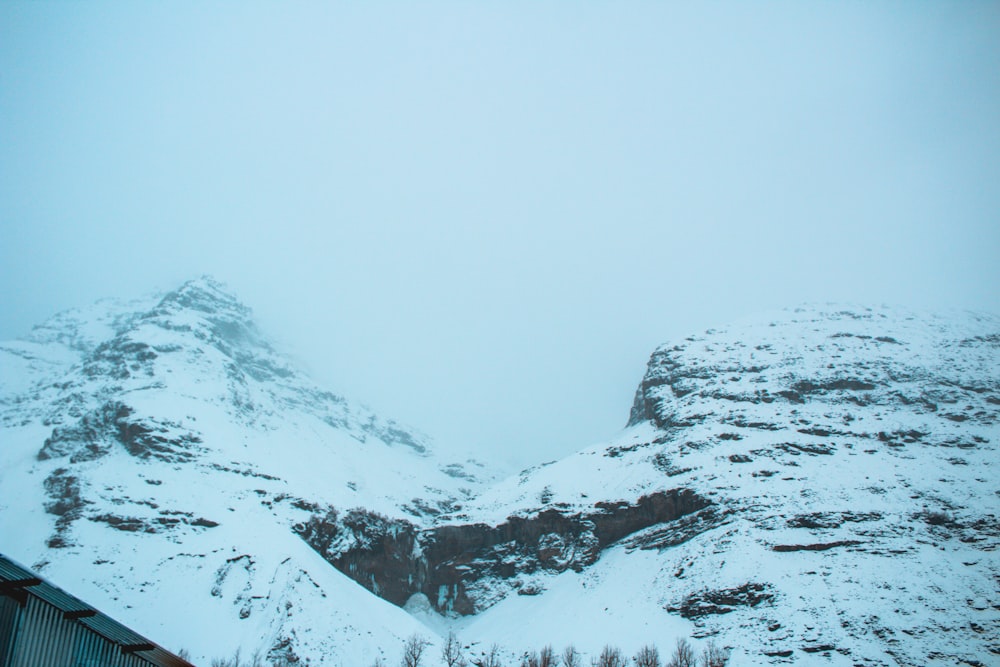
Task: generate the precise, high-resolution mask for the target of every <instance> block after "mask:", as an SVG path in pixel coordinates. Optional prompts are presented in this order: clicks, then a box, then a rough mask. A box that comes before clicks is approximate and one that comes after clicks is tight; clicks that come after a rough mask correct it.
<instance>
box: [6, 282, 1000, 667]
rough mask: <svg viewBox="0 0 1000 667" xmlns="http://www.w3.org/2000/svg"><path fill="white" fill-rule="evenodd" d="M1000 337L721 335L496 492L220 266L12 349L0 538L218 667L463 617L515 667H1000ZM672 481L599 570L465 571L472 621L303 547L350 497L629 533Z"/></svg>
mask: <svg viewBox="0 0 1000 667" xmlns="http://www.w3.org/2000/svg"><path fill="white" fill-rule="evenodd" d="M998 348H1000V320H998V318H996V317H992V316H985V315H977V314H970V313H955V314H951V315H948V316H939V315H938V316H935V315H927V314H915V313H909V312H904V311H899V310H895V309H888V308H866V307H851V308H844V307H818V308H803V309H797V310H792V311H783V312H780V313H774V314H771V315H768V316H764V317H762V318H760V319H758V320H756V321H750V322H745V323H743V324H740V325H734V326H732V327H730V328H727V329H724V330H723V329H719V330H710V331H707V332H705V333H703V334H699V335H695V336H690V337H688V338H687V339H684V340H681V341H677V342H675V343H670V344H667V345H664V346H662V347H660V348H659V349H658V350H656V351H655V352H654V354H653V355H652V357H651V359H650V363H649V367H648V369H647V373H646V376H645V377H644V379H643V381H642V384H641V385H640V387H639V389H638V391H637V393H636V396H635V399H634V403H633V407H632V411H631V415H630V418H629V425H628V426H627V427H626V428H625V429H624V430H623V431H622V433H621V434H620V435H619V436H618V437H617V438H615V439H614V440H612V441H611V442H603V443H598V444H594V445H591V446H589V447H586V448H584V449H582V450H580V451H579V452H577V453H576V454H573V455H571V456H569V457H567V458H565V459H563V460H561V461H557V462H553V463H549V464H543V465H539V466H536V467H534V468H531V469H528V470H526V471H524V472H522V473H521V474H519V475H515V476H513V477H511V478H508V479H506V480H503V481H501V482H499V483H496V484H492V485H487V484H485V482H487V481H488V480H489V477H488V473H487V472H486V471H484V470H483V469H482V468H481V467H480V466H479V465H477V464H475V463H474V462H466V463H464V464H462V465H455V464H451V463H450V462H445V461H442V460H441V459H440V458H439V457H438V456H436V455H435V454H434V451H433V449H432V448H431V446H430V444H429V441H428V439H427V438H426V437H424V436H421V435H420V434H417V433H415V432H414V431H412V430H411V429H409V428H406V427H403V426H400V425H398V424H396V423H394V422H392V421H390V420H384V419H382V418H380V417H378V416H376V415H374V414H373V413H371V412H370V411H368V410H367V409H364V408H361V407H359V406H356V405H355V404H353V403H351V402H349V401H348V400H346V399H344V398H343V397H340V396H338V395H336V394H333V393H331V392H329V391H326V390H324V389H322V388H320V387H317V386H316V385H315V384H314V383H312V382H311V381H310V380H309V379H308V378H307V377H305V376H304V375H303V374H302V373H301V371H299V370H298V369H296V368H294V367H293V366H292V365H291V364H290V363H289V362H287V361H286V360H285V359H284V358H283V357H281V356H280V355H279V354H278V353H277V352H275V351H274V350H273V348H272V347H271V345H270V344H269V343H268V342H267V340H266V339H265V338H264V337H263V336H262V334H261V333H260V332H259V331H258V330H257V329H256V327H255V325H254V324H253V321H252V318H251V315H250V312H249V310H248V309H247V308H246V307H245V306H243V305H242V304H240V303H239V302H238V301H236V300H235V299H234V298H233V297H232V296H231V295H229V294H228V293H227V292H226V291H225V290H224V289H223V288H222V286H221V285H219V284H218V283H215V282H214V281H212V280H210V279H199V280H196V281H192V282H190V283H187V284H185V285H184V286H182V287H181V288H180V289H178V290H176V291H175V292H171V293H169V294H166V295H160V296H158V297H155V298H150V299H148V300H146V301H141V302H134V303H131V304H118V303H113V302H104V303H102V304H98V305H95V306H94V307H92V308H90V309H84V310H80V311H73V312H70V313H66V314H63V315H59V316H57V317H55V318H53V319H52V320H50V321H49V322H47V323H46V324H44V325H42V326H41V327H39V328H37V329H36V330H35V331H34V332H33V333H32V334H31V335H29V336H28V337H27V338H25V339H24V340H19V341H11V342H8V343H4V344H0V427H2V431H0V438H2V441H0V442H2V447H0V551H2V552H4V553H5V554H7V555H9V556H11V557H13V558H15V559H17V560H19V561H21V562H23V563H25V564H26V565H29V566H34V567H35V568H36V569H39V570H40V571H41V572H42V573H43V574H44V575H45V576H47V577H49V578H50V579H52V580H53V581H55V582H56V583H57V584H59V585H61V586H63V587H64V588H66V589H67V590H69V591H71V592H72V593H74V594H75V595H78V596H79V597H81V598H83V599H85V600H88V601H89V602H91V603H92V604H94V605H96V606H98V607H100V608H101V609H102V610H103V611H105V612H107V613H109V614H111V615H112V616H116V617H118V618H119V619H120V620H122V621H123V622H125V623H127V624H129V625H131V626H133V627H134V628H135V629H136V630H137V631H139V632H141V633H143V634H146V635H147V636H149V637H151V638H153V639H154V640H156V641H157V642H159V643H161V644H163V645H165V646H168V647H170V648H173V649H175V650H178V649H180V648H186V649H188V650H189V651H191V654H192V656H193V657H194V659H195V660H196V662H201V663H204V664H207V663H208V662H210V660H211V659H212V658H214V657H222V656H227V655H231V654H232V653H233V652H234V651H235V649H236V648H237V647H239V648H241V649H242V652H243V654H244V655H245V656H248V655H250V654H252V653H253V652H254V651H256V650H261V651H264V652H267V653H268V654H269V655H270V656H271V657H282V656H289V657H291V656H294V657H297V658H299V659H301V660H302V661H304V662H305V663H306V664H310V665H316V666H323V665H328V666H334V665H370V664H372V662H373V661H374V660H375V658H376V657H379V656H381V657H383V658H384V659H385V660H386V661H387V662H388V663H395V662H396V661H397V660H398V659H399V655H400V651H401V646H402V643H403V641H404V639H405V638H406V637H408V636H410V635H411V634H414V633H416V634H421V635H423V636H425V637H427V638H429V639H432V640H433V641H435V642H439V641H440V637H442V636H444V635H447V633H448V632H450V631H454V632H456V633H458V635H459V637H460V638H461V639H462V640H463V642H464V644H465V645H467V646H468V649H467V651H468V654H469V657H476V656H478V655H480V654H482V653H483V652H485V651H486V650H488V648H489V646H490V645H492V644H498V645H499V646H501V647H502V648H503V652H504V656H505V659H506V663H507V664H510V663H511V662H513V661H515V660H517V659H518V657H519V656H520V655H521V654H522V653H523V652H524V651H527V650H532V649H539V648H541V647H542V646H544V645H546V644H551V645H553V646H554V647H555V648H556V650H557V651H559V650H561V649H562V648H563V647H564V646H566V645H569V644H574V645H575V646H576V647H577V648H578V649H579V650H580V651H582V652H584V653H585V659H584V662H585V663H586V662H587V661H588V660H589V659H590V658H591V657H594V656H596V654H597V653H598V652H599V651H600V649H601V648H602V647H603V646H604V645H605V644H613V645H617V646H619V647H620V648H622V649H623V650H624V651H625V652H626V653H627V654H629V655H631V654H632V653H634V652H635V651H636V650H637V649H638V648H639V647H640V646H642V645H644V644H649V643H652V644H655V645H657V646H658V647H659V648H660V651H661V654H666V653H669V651H670V650H671V649H672V647H673V644H674V642H675V640H676V639H677V638H678V637H692V638H694V643H695V646H696V648H700V646H701V645H702V644H703V642H704V641H706V640H707V639H709V638H712V639H714V640H715V641H716V642H717V643H718V644H720V645H722V646H726V647H729V648H730V649H732V652H733V653H732V656H733V657H732V663H731V664H740V665H768V664H783V663H789V662H795V661H807V662H808V663H809V664H814V663H815V664H829V665H871V666H876V665H885V666H889V665H933V664H941V665H946V664H947V665H952V664H962V663H963V662H964V664H968V665H989V664H997V660H998V659H1000V595H998V593H997V591H998V589H1000V557H998V555H997V547H998V543H1000V521H998V516H997V515H998V510H1000V479H998V475H997V470H996V465H997V464H996V461H997V455H996V451H997V449H996V447H997V445H996V443H997V441H998V439H1000V427H998V417H1000V358H998V354H997V352H998ZM624 398H625V397H623V399H624ZM672 490H678V491H683V492H684V493H686V494H688V496H686V497H693V498H697V499H699V502H701V503H703V504H704V506H702V505H697V506H693V509H692V511H690V512H688V513H684V514H683V515H680V516H678V517H676V518H672V519H669V520H667V519H663V518H662V517H659V518H656V517H653V518H650V519H649V521H647V522H646V523H645V524H643V525H642V526H641V528H640V529H638V530H633V529H631V528H630V529H629V531H631V532H629V531H625V532H627V533H628V534H626V535H625V537H623V538H621V539H617V540H616V541H614V542H613V543H611V544H607V545H602V548H603V551H601V552H600V553H599V556H598V557H597V558H596V560H588V559H577V560H575V561H573V564H572V566H568V565H567V564H566V563H567V562H568V561H567V560H565V559H562V560H561V559H560V557H551V554H550V557H546V558H541V557H540V556H539V557H537V558H527V559H524V558H523V557H522V556H523V553H522V556H518V557H514V556H513V555H510V554H513V553H514V552H512V551H510V550H507V551H504V550H503V549H502V548H496V549H493V550H492V551H484V552H483V554H485V555H482V556H481V558H487V559H489V558H501V559H503V558H508V557H509V560H505V561H503V562H493V561H490V562H487V563H485V565H484V563H483V561H482V560H480V561H478V565H477V564H476V563H473V564H472V565H476V566H475V567H469V568H467V569H464V570H463V569H462V568H458V569H457V570H455V571H457V572H459V573H462V572H465V573H466V574H465V575H464V576H466V577H467V579H465V580H463V581H462V582H461V583H462V585H463V586H465V588H466V590H467V591H468V595H469V596H470V598H471V599H472V601H473V602H474V603H475V605H474V608H475V610H476V611H477V613H475V614H473V615H469V616H461V617H459V616H454V615H447V614H445V615H442V614H440V613H438V612H436V611H434V604H433V601H431V600H428V598H426V597H424V596H422V595H417V596H414V597H413V598H411V600H410V602H409V603H408V604H407V605H406V610H404V609H402V608H400V607H397V606H394V605H392V604H389V603H388V602H386V601H384V600H383V599H381V598H380V597H378V595H377V593H378V592H379V591H378V590H377V586H375V585H374V580H372V581H369V582H365V581H362V582H360V583H362V584H366V585H367V588H366V587H363V586H362V585H359V583H358V582H356V581H354V580H352V578H351V575H352V574H353V575H354V577H355V578H357V576H358V575H357V573H356V572H355V573H351V572H345V573H342V572H339V571H337V570H336V569H334V567H333V566H332V565H330V563H328V562H327V561H326V560H324V559H323V558H322V557H321V556H320V554H319V553H317V552H316V551H313V549H311V548H310V547H309V546H308V545H307V544H306V542H305V541H303V540H302V539H300V537H299V536H298V535H296V532H295V526H296V525H300V524H302V523H303V522H307V521H310V520H315V519H316V518H317V517H322V516H324V514H325V513H326V512H327V510H328V509H330V508H336V509H337V510H338V511H340V512H344V511H345V510H349V509H351V508H356V507H362V508H365V509H366V510H368V511H373V512H378V513H381V514H384V515H386V516H387V517H389V518H390V519H392V520H394V521H402V520H405V521H408V522H409V523H410V524H412V525H414V526H415V527H416V529H428V530H431V529H434V528H435V527H442V526H445V527H447V526H455V527H456V529H458V530H459V531H460V530H461V528H462V527H463V526H471V525H473V524H485V525H487V526H499V525H501V524H504V523H505V522H509V521H510V518H511V517H515V518H520V519H523V520H526V521H530V520H531V519H532V518H533V517H536V518H537V517H542V518H544V517H545V516H551V515H550V514H549V515H547V514H546V513H550V512H552V511H556V512H558V513H560V514H562V515H565V516H578V517H587V516H591V515H593V514H594V513H595V512H604V515H603V516H605V517H606V518H607V520H608V521H614V520H615V519H616V514H615V513H616V512H619V511H622V510H621V508H626V507H629V508H632V509H633V510H635V508H636V507H639V506H640V500H641V499H642V498H644V497H646V498H648V497H652V496H654V495H655V494H660V495H661V496H663V494H666V493H669V492H671V491H672ZM640 514H641V512H640ZM636 516H637V515H636V513H635V512H634V511H633V514H632V515H631V517H632V519H633V520H634V519H635V517H636ZM640 519H641V517H640ZM550 523H552V522H550ZM555 523H557V522H555ZM546 525H548V524H546ZM428 534H431V533H428ZM479 534H481V533H479ZM564 537H565V536H562V535H557V534H555V533H553V534H551V535H543V536H542V539H540V540H538V545H539V547H538V548H539V549H541V548H542V546H541V545H545V548H546V549H549V550H550V551H552V550H553V549H555V550H556V551H558V549H559V548H564V549H571V548H572V547H571V546H567V545H566V543H565V541H560V540H563V538H564ZM421 539H432V538H421ZM416 544H417V545H420V544H421V542H420V541H419V540H418V541H417V542H416ZM553 545H554V546H553ZM560 545H562V547H560ZM425 546H426V545H425ZM500 546H501V547H502V546H503V545H500ZM553 553H554V552H553ZM498 554H499V555H498ZM503 554H508V556H504V555H503ZM536 555H537V554H536ZM402 557H404V558H408V557H411V558H413V559H414V560H415V561H418V562H422V563H423V564H424V567H432V566H433V564H428V563H426V562H424V561H421V559H425V555H424V554H423V553H422V552H421V551H420V549H419V548H415V549H414V553H413V554H412V555H410V556H407V554H403V555H402ZM519 558H520V560H519ZM559 563H561V565H560V564H559ZM554 564H555V565H554ZM482 572H490V573H493V574H491V575H490V576H488V577H481V578H478V579H477V578H476V577H479V576H480V574H481V573H482ZM497 572H500V573H502V574H500V575H497V574H496V573H497ZM477 573H479V574H477ZM369 589H371V590H369ZM428 655H429V657H430V660H428V664H437V662H438V659H437V658H438V653H437V646H436V645H435V646H432V647H431V649H430V652H429V654H428Z"/></svg>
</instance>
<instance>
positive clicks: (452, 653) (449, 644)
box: [441, 632, 465, 667]
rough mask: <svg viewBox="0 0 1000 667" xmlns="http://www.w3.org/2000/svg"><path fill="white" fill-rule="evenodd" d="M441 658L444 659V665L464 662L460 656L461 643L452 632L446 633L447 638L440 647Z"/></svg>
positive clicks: (447, 666)
mask: <svg viewBox="0 0 1000 667" xmlns="http://www.w3.org/2000/svg"><path fill="white" fill-rule="evenodd" d="M441 659H442V660H444V664H445V665H446V667H459V665H461V664H462V663H464V662H465V660H464V658H462V645H461V644H460V643H459V641H458V637H456V636H455V633H454V632H449V633H448V639H446V640H445V642H444V646H442V647H441Z"/></svg>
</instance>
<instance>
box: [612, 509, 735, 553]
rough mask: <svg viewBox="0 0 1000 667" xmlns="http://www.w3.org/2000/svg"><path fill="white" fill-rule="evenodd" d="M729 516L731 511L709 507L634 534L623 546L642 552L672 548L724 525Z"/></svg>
mask: <svg viewBox="0 0 1000 667" xmlns="http://www.w3.org/2000/svg"><path fill="white" fill-rule="evenodd" d="M731 514H732V511H731V510H726V511H719V510H718V509H716V508H715V507H714V506H709V507H706V508H705V509H703V510H699V511H698V512H695V513H693V514H688V515H685V516H682V517H680V518H678V519H675V520H673V521H670V522H667V523H664V524H660V525H658V526H654V527H652V528H648V529H646V530H643V531H640V532H638V533H635V534H634V535H632V536H630V537H628V538H627V539H626V540H625V541H624V544H625V546H626V547H627V548H630V549H635V548H638V549H644V550H648V549H666V548H668V547H674V546H677V545H678V544H683V543H685V542H687V541H688V540H691V539H694V538H695V537H697V536H698V535H701V534H702V533H705V532H708V531H710V530H712V529H714V528H718V527H719V526H721V525H723V524H725V523H726V522H727V521H728V520H729V516H730V515H731Z"/></svg>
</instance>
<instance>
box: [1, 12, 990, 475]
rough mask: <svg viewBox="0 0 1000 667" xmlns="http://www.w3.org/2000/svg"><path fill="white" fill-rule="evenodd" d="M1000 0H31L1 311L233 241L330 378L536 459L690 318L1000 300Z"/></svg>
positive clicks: (10, 70)
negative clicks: (795, 308)
mask: <svg viewBox="0 0 1000 667" xmlns="http://www.w3.org/2000/svg"><path fill="white" fill-rule="evenodd" d="M998 35H1000V5H998V4H997V3H985V2H983V3H979V2H963V3H958V2H954V3H949V2H940V3H933V4H932V3H921V4H919V5H917V4H913V3H904V2H895V3H880V4H878V5H875V4H871V3H860V2H858V3H836V4H833V3H782V2H772V3H754V4H752V5H751V4H745V3H735V2H734V3H728V2H723V3H713V4H710V5H703V4H701V3H688V4H680V3H671V4H666V3H664V4H654V3H645V2H640V3H630V4H623V3H614V4H612V3H586V4H583V3H569V2H552V3H545V4H537V3H522V2H514V3H495V4H481V3H475V4H469V3H456V2H434V3H428V4H421V5H411V4H409V3H395V2H384V3H364V4H362V3H350V4H348V3H343V4H335V5H330V4H326V3H322V4H321V3H297V4H295V5H293V6H288V5H280V6H279V5H269V4H264V3H256V2H254V3H223V2H198V3H195V2H189V3H170V4H148V3H123V2H122V3H107V2H89V3H72V4H71V3H35V2H17V1H13V2H4V3H2V4H0V287H2V288H3V302H2V304H3V305H2V308H0V339H7V338H13V337H17V336H20V335H23V334H25V333H27V331H28V330H29V329H30V327H31V326H32V325H33V324H35V323H37V322H40V321H41V320H43V319H44V318H46V317H48V316H49V315H51V314H53V313H55V312H56V311H58V310H61V309H65V308H69V307H73V306H79V305H84V304H87V303H89V302H91V301H93V300H95V299H98V298H100V297H104V296H122V297H130V296H137V295H140V294H144V293H147V292H150V291H154V290H156V289H172V288H174V287H176V286H177V284H179V283H180V282H182V281H184V280H186V279H188V278H191V277H194V276H197V275H200V274H204V273H208V274H211V275H213V276H214V277H216V278H217V279H219V280H221V281H224V282H226V283H228V284H229V285H230V287H231V288H232V289H233V290H234V291H235V292H236V293H237V294H238V295H239V296H240V297H241V298H242V299H243V300H244V301H245V302H246V303H247V304H248V305H250V306H251V307H253V308H254V309H255V311H256V312H257V314H258V316H259V317H260V320H261V324H262V326H263V328H264V329H265V330H266V331H268V332H270V333H271V334H272V335H273V336H274V337H275V338H276V339H277V340H278V341H279V344H280V345H281V346H283V347H284V348H286V349H289V350H292V351H293V352H294V353H295V354H296V355H297V356H298V358H299V359H300V360H302V361H304V362H305V364H306V365H307V366H308V367H309V368H310V369H311V370H312V372H313V373H314V374H315V375H316V377H317V378H318V379H319V380H320V381H321V382H323V383H325V384H327V385H329V386H330V387H332V388H334V389H336V390H337V391H340V392H341V393H344V394H345V395H348V396H350V397H352V398H356V399H358V400H362V401H365V402H367V403H369V404H370V405H371V406H372V407H373V408H374V409H375V410H377V411H379V412H380V413H382V414H385V415H387V416H391V417H394V418H397V419H400V420H403V421H406V422H408V423H410V424H413V425H414V426H416V427H417V428H419V429H422V430H423V431H425V432H427V433H429V434H430V435H432V436H433V437H434V438H435V439H436V440H437V441H438V442H439V443H441V444H442V445H444V446H447V447H457V448H469V449H476V450H479V451H484V452H487V453H488V454H487V455H486V456H487V458H497V459H500V460H502V461H507V462H509V463H513V464H517V465H522V464H527V463H531V462H536V461H538V460H542V459H551V458H555V457H557V456H561V455H564V454H566V453H568V452H569V451H572V450H575V449H578V448H579V447H581V446H584V445H586V444H589V443H592V442H596V441H598V440H601V439H605V438H607V437H608V436H610V435H611V434H613V433H614V432H615V431H616V430H617V429H619V428H620V427H621V426H623V425H624V422H625V420H626V419H627V417H628V409H629V405H630V403H631V398H632V392H633V391H634V389H635V386H636V384H637V383H638V381H639V379H640V378H641V377H642V374H643V370H644V364H645V362H646V359H647V358H648V356H649V354H650V352H652V350H653V348H654V347H655V346H656V345H658V344H659V343H662V342H665V341H667V340H670V339H671V338H675V337H679V336H684V335H687V334H688V333H691V332H694V331H698V330H703V329H705V328H708V327H712V326H718V325H724V324H726V323H727V322H730V321H733V320H737V319H739V318H740V317H742V316H745V315H748V314H750V313H753V312H756V311H760V310H765V309H771V308H777V307H784V306H792V305H796V304H798V303H801V302H827V301H844V302H852V303H873V304H882V303H886V304H898V305H902V306H905V307H910V308H918V309H934V310H938V309H948V308H959V309H976V310H985V311H990V312H994V313H995V312H1000V290H998V289H997V287H998V285H1000V188H998V187H997V184H998V183H1000V40H998V39H997V36H998Z"/></svg>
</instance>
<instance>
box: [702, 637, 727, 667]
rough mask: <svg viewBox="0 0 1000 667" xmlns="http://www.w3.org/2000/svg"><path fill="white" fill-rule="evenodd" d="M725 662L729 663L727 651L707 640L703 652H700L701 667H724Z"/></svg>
mask: <svg viewBox="0 0 1000 667" xmlns="http://www.w3.org/2000/svg"><path fill="white" fill-rule="evenodd" d="M727 662H729V651H727V650H726V649H724V648H721V647H720V646H719V645H718V644H716V643H715V641H714V640H712V639H709V640H708V644H707V645H706V646H705V650H704V651H702V652H701V665H702V667H726V663H727Z"/></svg>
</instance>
